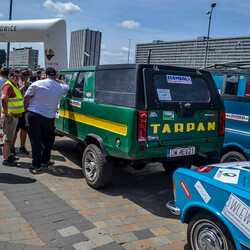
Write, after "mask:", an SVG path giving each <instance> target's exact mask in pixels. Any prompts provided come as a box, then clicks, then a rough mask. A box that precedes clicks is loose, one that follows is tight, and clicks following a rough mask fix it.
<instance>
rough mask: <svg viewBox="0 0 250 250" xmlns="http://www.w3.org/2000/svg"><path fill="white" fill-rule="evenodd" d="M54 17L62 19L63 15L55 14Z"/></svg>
mask: <svg viewBox="0 0 250 250" xmlns="http://www.w3.org/2000/svg"><path fill="white" fill-rule="evenodd" d="M56 17H59V18H63V17H65V16H64V15H63V14H57V15H56Z"/></svg>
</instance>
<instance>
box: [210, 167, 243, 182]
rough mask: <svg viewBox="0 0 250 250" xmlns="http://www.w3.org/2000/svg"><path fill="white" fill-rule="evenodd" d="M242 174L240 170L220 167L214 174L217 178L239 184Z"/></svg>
mask: <svg viewBox="0 0 250 250" xmlns="http://www.w3.org/2000/svg"><path fill="white" fill-rule="evenodd" d="M239 176H240V170H236V169H227V168H220V169H219V170H218V171H217V173H216V174H215V176H214V179H215V180H218V181H221V182H224V183H232V184H237V183H238V179H239Z"/></svg>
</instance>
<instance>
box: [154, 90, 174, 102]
mask: <svg viewBox="0 0 250 250" xmlns="http://www.w3.org/2000/svg"><path fill="white" fill-rule="evenodd" d="M157 94H158V98H159V100H160V101H171V94H170V90H169V89H157Z"/></svg>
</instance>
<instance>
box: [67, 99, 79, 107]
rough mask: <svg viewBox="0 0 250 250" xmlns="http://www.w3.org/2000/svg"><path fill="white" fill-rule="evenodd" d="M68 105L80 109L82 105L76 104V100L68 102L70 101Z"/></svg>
mask: <svg viewBox="0 0 250 250" xmlns="http://www.w3.org/2000/svg"><path fill="white" fill-rule="evenodd" d="M69 105H71V106H74V107H78V108H81V105H82V103H81V102H78V101H76V100H70V101H69Z"/></svg>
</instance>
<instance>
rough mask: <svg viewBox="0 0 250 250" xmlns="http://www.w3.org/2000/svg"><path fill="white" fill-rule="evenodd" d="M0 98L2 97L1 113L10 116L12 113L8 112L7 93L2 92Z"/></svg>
mask: <svg viewBox="0 0 250 250" xmlns="http://www.w3.org/2000/svg"><path fill="white" fill-rule="evenodd" d="M1 99H2V105H3V113H4V114H5V115H6V116H12V114H10V113H9V112H8V100H9V97H8V95H6V94H2V96H1Z"/></svg>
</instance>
